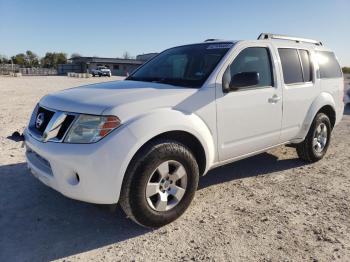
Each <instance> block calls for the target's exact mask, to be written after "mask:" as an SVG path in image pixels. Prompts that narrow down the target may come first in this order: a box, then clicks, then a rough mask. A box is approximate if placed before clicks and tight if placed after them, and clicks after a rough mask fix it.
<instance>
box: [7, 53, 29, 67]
mask: <svg viewBox="0 0 350 262" xmlns="http://www.w3.org/2000/svg"><path fill="white" fill-rule="evenodd" d="M11 60H12V61H13V63H14V64H17V65H20V66H24V65H25V64H26V55H25V54H23V53H20V54H17V55H15V56H12V57H11Z"/></svg>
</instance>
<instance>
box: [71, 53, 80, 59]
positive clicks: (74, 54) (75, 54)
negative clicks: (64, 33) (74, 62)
mask: <svg viewBox="0 0 350 262" xmlns="http://www.w3.org/2000/svg"><path fill="white" fill-rule="evenodd" d="M75 57H81V54H79V53H73V54H72V55H71V56H70V58H75Z"/></svg>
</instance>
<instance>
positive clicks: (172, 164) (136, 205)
mask: <svg viewBox="0 0 350 262" xmlns="http://www.w3.org/2000/svg"><path fill="white" fill-rule="evenodd" d="M198 177H199V169H198V165H197V162H196V160H195V157H194V156H193V154H192V152H191V151H190V150H189V149H188V148H187V147H186V146H185V145H183V144H181V143H178V142H176V141H171V140H158V141H155V142H152V143H150V144H148V145H146V146H145V147H144V148H143V149H142V150H141V151H140V152H139V153H138V154H137V155H136V156H135V157H134V159H133V160H132V162H131V164H130V166H129V168H128V170H127V172H126V174H125V179H124V182H123V186H122V192H121V196H120V204H121V206H122V208H123V210H124V211H125V213H126V214H127V216H128V217H129V218H131V219H132V220H134V221H135V222H136V223H138V224H140V225H142V226H145V227H151V228H157V227H161V226H163V225H166V224H168V223H170V222H172V221H174V220H175V219H177V218H178V217H180V216H181V215H182V214H183V213H184V212H185V210H186V209H187V208H188V206H189V205H190V203H191V201H192V199H193V197H194V195H195V191H196V189H197V185H198Z"/></svg>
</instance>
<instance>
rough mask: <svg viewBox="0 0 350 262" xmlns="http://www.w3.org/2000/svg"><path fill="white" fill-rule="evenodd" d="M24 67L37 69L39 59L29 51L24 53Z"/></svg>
mask: <svg viewBox="0 0 350 262" xmlns="http://www.w3.org/2000/svg"><path fill="white" fill-rule="evenodd" d="M25 62H26V64H25V66H26V67H38V66H39V57H38V56H37V55H36V54H35V53H33V52H32V51H30V50H27V52H26V60H25Z"/></svg>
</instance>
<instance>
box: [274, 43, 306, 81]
mask: <svg viewBox="0 0 350 262" xmlns="http://www.w3.org/2000/svg"><path fill="white" fill-rule="evenodd" d="M278 53H279V55H280V58H281V63H282V70H283V78H284V83H285V84H295V83H302V82H303V72H302V69H301V65H300V59H299V55H298V51H297V50H296V49H287V48H280V49H278Z"/></svg>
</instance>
